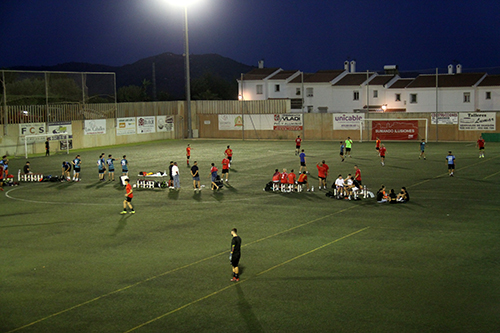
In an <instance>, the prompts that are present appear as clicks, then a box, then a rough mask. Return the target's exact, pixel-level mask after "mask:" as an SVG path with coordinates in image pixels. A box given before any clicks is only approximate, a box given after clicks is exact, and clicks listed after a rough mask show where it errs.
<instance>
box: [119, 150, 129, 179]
mask: <svg viewBox="0 0 500 333" xmlns="http://www.w3.org/2000/svg"><path fill="white" fill-rule="evenodd" d="M120 163H121V165H122V176H128V161H127V155H123V158H122V161H121V162H120Z"/></svg>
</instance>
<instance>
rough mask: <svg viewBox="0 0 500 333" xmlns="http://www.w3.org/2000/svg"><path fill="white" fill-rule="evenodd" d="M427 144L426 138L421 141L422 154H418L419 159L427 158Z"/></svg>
mask: <svg viewBox="0 0 500 333" xmlns="http://www.w3.org/2000/svg"><path fill="white" fill-rule="evenodd" d="M425 145H426V142H425V139H422V142H420V155H418V159H420V158H421V157H423V158H424V160H425Z"/></svg>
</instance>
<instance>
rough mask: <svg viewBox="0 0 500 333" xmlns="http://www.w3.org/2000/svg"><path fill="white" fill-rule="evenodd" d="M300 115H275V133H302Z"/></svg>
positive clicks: (302, 124)
mask: <svg viewBox="0 0 500 333" xmlns="http://www.w3.org/2000/svg"><path fill="white" fill-rule="evenodd" d="M303 126H304V122H303V121H302V114H300V113H299V114H275V115H274V125H273V129H274V130H275V131H276V130H278V131H302V128H303Z"/></svg>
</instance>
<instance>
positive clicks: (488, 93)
mask: <svg viewBox="0 0 500 333" xmlns="http://www.w3.org/2000/svg"><path fill="white" fill-rule="evenodd" d="M486 99H491V91H487V92H486Z"/></svg>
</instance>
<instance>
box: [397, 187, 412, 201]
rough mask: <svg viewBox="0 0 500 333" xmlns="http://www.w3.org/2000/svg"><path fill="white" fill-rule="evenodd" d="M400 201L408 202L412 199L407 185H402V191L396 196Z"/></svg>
mask: <svg viewBox="0 0 500 333" xmlns="http://www.w3.org/2000/svg"><path fill="white" fill-rule="evenodd" d="M396 200H397V201H398V202H408V201H410V194H408V191H407V190H406V187H404V186H403V187H401V192H399V193H398V197H397V198H396Z"/></svg>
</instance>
